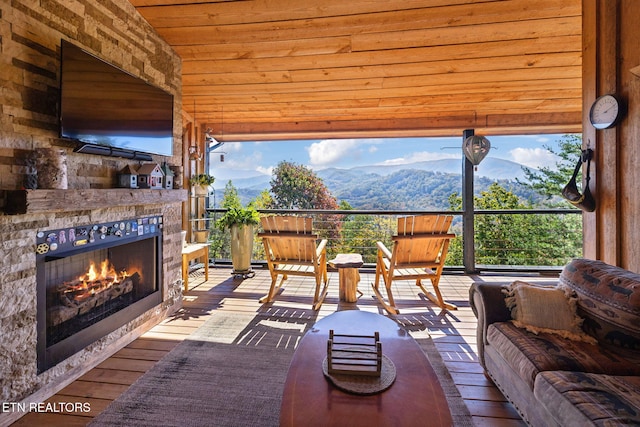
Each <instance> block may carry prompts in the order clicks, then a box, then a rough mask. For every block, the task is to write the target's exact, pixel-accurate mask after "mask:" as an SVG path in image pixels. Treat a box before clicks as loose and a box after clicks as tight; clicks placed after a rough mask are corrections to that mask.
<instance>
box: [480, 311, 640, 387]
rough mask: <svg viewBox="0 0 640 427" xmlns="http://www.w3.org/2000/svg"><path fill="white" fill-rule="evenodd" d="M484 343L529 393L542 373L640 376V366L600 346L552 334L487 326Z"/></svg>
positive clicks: (505, 325)
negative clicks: (507, 364)
mask: <svg viewBox="0 0 640 427" xmlns="http://www.w3.org/2000/svg"><path fill="white" fill-rule="evenodd" d="M487 343H488V344H489V345H491V346H493V347H494V349H495V351H497V352H499V353H500V354H501V355H502V357H503V358H504V359H505V360H506V362H507V363H509V365H510V366H511V368H512V369H513V370H514V371H516V372H517V373H518V375H519V376H520V378H522V380H523V381H525V382H526V383H527V384H528V385H529V387H530V388H531V390H533V382H534V380H535V378H536V375H537V374H538V373H540V372H543V371H579V372H592V373H607V374H612V375H640V365H638V364H634V363H633V362H631V361H629V360H627V359H625V358H623V357H621V356H620V355H619V354H618V353H616V352H614V351H611V350H608V349H607V348H604V347H602V346H599V345H593V344H589V343H586V342H583V341H573V340H568V339H566V338H562V337H560V336H558V335H555V334H549V333H540V334H538V335H535V334H532V333H531V332H528V331H526V330H524V329H520V328H517V327H516V326H515V325H513V324H512V323H511V322H499V323H493V324H491V325H489V328H488V329H487Z"/></svg>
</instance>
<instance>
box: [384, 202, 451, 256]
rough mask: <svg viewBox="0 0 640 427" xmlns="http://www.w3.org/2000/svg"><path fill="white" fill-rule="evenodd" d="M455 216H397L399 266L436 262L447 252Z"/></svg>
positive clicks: (394, 251) (395, 249)
mask: <svg viewBox="0 0 640 427" xmlns="http://www.w3.org/2000/svg"><path fill="white" fill-rule="evenodd" d="M452 220H453V216H452V215H419V216H408V217H400V218H398V234H397V236H394V238H393V241H394V247H393V256H394V261H395V266H396V267H402V266H420V265H425V266H429V265H435V264H438V263H439V262H440V258H441V256H443V255H446V251H447V249H448V244H449V240H450V239H452V238H453V237H455V235H454V234H450V233H449V232H448V231H449V227H450V226H451V221H452Z"/></svg>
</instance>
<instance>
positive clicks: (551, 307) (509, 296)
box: [504, 280, 596, 344]
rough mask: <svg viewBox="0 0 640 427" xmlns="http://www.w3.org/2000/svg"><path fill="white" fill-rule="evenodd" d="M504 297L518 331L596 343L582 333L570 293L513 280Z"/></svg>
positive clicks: (580, 321) (572, 296) (575, 300)
mask: <svg viewBox="0 0 640 427" xmlns="http://www.w3.org/2000/svg"><path fill="white" fill-rule="evenodd" d="M504 294H505V303H506V304H507V308H508V309H509V310H511V317H512V318H513V324H514V325H516V326H517V327H519V328H524V329H526V330H528V331H529V332H533V333H534V334H538V333H540V332H548V333H555V334H558V335H560V336H562V337H564V338H569V339H573V340H580V341H586V342H589V343H591V344H595V343H596V340H595V339H594V338H593V337H591V336H589V335H587V334H585V333H584V332H583V331H582V329H581V326H582V318H580V317H579V316H578V315H577V314H576V308H577V301H578V299H577V297H576V296H575V292H574V291H572V290H571V289H568V288H566V287H562V288H560V287H556V286H539V285H532V284H530V283H527V282H522V281H519V280H516V281H515V282H513V283H511V284H510V285H509V286H507V287H506V288H505V289H504Z"/></svg>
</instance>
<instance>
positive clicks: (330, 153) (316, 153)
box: [307, 139, 362, 166]
mask: <svg viewBox="0 0 640 427" xmlns="http://www.w3.org/2000/svg"><path fill="white" fill-rule="evenodd" d="M361 144H362V142H361V141H357V140H355V139H327V140H324V141H320V142H314V143H313V144H311V145H310V146H309V147H307V152H308V153H309V163H310V164H311V165H313V166H325V165H330V164H333V163H336V162H338V161H339V160H340V159H342V158H345V157H351V158H353V157H358V156H360V154H361V150H360V147H359V146H360V145H361Z"/></svg>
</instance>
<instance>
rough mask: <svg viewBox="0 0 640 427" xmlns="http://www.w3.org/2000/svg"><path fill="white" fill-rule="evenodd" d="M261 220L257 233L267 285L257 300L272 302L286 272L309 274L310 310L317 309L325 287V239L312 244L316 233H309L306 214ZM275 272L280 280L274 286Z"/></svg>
mask: <svg viewBox="0 0 640 427" xmlns="http://www.w3.org/2000/svg"><path fill="white" fill-rule="evenodd" d="M261 222H262V228H263V230H264V232H261V233H258V236H259V237H261V238H262V243H263V244H264V251H265V254H266V257H267V264H268V266H269V272H270V273H271V287H270V288H269V293H268V294H267V295H265V296H264V297H262V298H261V299H260V302H262V303H265V302H270V301H272V300H273V298H274V297H275V296H276V293H277V292H278V291H279V290H280V289H281V288H282V284H283V283H284V281H285V280H286V279H287V277H288V276H289V275H292V276H311V277H314V278H315V280H316V289H315V294H314V297H313V309H314V310H317V309H319V308H320V306H321V305H322V302H323V301H324V298H325V296H326V295H327V290H328V280H327V253H326V246H327V240H326V239H323V240H322V241H321V242H320V244H319V245H318V246H316V241H317V240H318V235H317V234H313V233H312V232H311V227H312V219H311V218H308V217H296V216H267V217H263V218H262V219H261ZM279 275H282V280H281V281H280V284H279V285H277V286H276V283H277V281H278V276H279ZM321 285H324V288H322V290H321V287H322V286H321Z"/></svg>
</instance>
